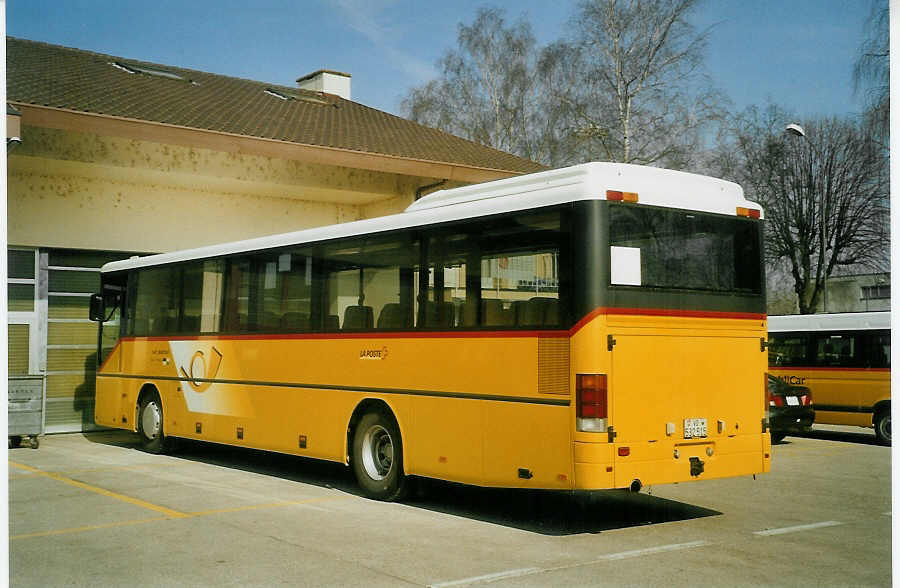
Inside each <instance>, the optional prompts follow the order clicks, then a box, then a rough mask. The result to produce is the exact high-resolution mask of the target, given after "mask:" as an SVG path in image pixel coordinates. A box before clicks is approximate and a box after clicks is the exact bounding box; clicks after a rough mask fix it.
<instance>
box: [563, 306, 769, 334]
mask: <svg viewBox="0 0 900 588" xmlns="http://www.w3.org/2000/svg"><path fill="white" fill-rule="evenodd" d="M610 314H612V315H618V316H621V315H637V316H664V317H677V318H713V319H743V320H757V321H763V320H766V315H764V314H759V313H753V312H726V311H717V310H671V309H665V308H613V307H600V308H595V309H594V310H592V311H591V312H590V313H588V314H587V315H586V316H585V317H584V318H582V319H581V320H579V321H578V322H577V323H575V326H574V327H572V328H571V329H570V331H569V334H570V335H574V334H575V333H577V332H578V331H580V330H581V329H582V328H583V327H584V326H585V325H586V324H588V323H589V322H591V321H592V320H594V319H595V318H597V317H598V316H600V315H610Z"/></svg>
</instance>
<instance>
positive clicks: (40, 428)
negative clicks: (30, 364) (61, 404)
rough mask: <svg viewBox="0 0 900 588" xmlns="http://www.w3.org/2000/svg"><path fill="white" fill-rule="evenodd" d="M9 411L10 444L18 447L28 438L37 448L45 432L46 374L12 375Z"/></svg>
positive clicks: (33, 446)
mask: <svg viewBox="0 0 900 588" xmlns="http://www.w3.org/2000/svg"><path fill="white" fill-rule="evenodd" d="M8 400H9V402H8V405H7V413H8V415H9V431H8V435H9V446H10V447H18V446H19V445H21V444H22V441H23V440H25V439H26V438H27V439H28V441H29V444H30V445H31V448H32V449H37V448H38V445H39V444H40V441H39V440H38V435H41V434H43V432H44V405H45V403H44V376H10V377H9V396H8Z"/></svg>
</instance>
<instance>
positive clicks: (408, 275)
mask: <svg viewBox="0 0 900 588" xmlns="http://www.w3.org/2000/svg"><path fill="white" fill-rule="evenodd" d="M418 252H419V247H418V242H417V241H416V238H415V235H414V233H412V232H411V231H405V232H400V233H394V234H391V235H389V236H372V237H368V238H361V239H354V240H351V241H338V242H335V243H333V244H329V245H327V246H325V247H323V249H322V253H321V263H322V268H323V269H322V273H323V276H324V279H323V280H322V281H321V285H320V287H319V290H318V292H317V293H316V294H315V296H317V300H321V301H322V303H321V305H322V307H323V309H322V311H321V312H322V314H323V315H324V321H325V324H324V327H325V330H329V331H330V330H335V329H336V328H337V325H335V324H334V323H335V319H338V321H339V328H340V330H347V331H367V330H372V329H402V328H408V327H409V326H411V325H412V312H413V311H412V309H413V302H412V299H413V291H414V287H413V282H414V280H415V276H416V265H417V264H418V262H419V253H418Z"/></svg>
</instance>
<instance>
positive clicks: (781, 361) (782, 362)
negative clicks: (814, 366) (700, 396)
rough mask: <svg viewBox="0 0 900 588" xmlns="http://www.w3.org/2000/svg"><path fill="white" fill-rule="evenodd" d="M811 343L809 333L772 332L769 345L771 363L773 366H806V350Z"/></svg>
mask: <svg viewBox="0 0 900 588" xmlns="http://www.w3.org/2000/svg"><path fill="white" fill-rule="evenodd" d="M808 345H809V337H808V336H807V335H794V334H774V333H773V334H772V337H771V344H770V346H769V365H771V366H788V367H791V366H804V365H807V364H808V363H809V362H808V361H807V359H806V350H807V347H808Z"/></svg>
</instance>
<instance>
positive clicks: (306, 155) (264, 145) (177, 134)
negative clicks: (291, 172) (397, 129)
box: [7, 102, 522, 183]
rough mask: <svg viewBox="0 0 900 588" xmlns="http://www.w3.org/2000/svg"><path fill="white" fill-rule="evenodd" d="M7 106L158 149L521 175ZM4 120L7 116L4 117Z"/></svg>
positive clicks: (430, 174)
mask: <svg viewBox="0 0 900 588" xmlns="http://www.w3.org/2000/svg"><path fill="white" fill-rule="evenodd" d="M11 104H13V105H14V106H15V107H16V108H17V109H18V110H19V111H21V113H22V116H21V118H22V124H23V125H26V126H27V125H30V126H36V127H44V128H51V129H58V130H65V131H73V132H88V133H96V134H99V135H108V136H115V137H123V138H127V139H136V140H143V141H153V142H156V143H162V144H172V145H181V146H184V147H199V148H206V149H212V150H218V151H224V152H228V153H244V154H249V155H261V156H265V157H273V158H281V159H290V160H296V161H301V162H303V163H313V164H321V165H334V166H341V167H349V168H355V169H365V170H370V171H377V172H384V173H393V174H400V175H407V176H414V177H423V178H438V179H446V180H450V181H458V182H466V183H479V182H485V181H490V180H497V179H502V178H508V177H513V176H518V175H522V174H521V173H520V172H513V171H509V170H498V169H489V168H481V167H473V166H465V165H459V164H453V163H446V162H437V161H427V160H421V159H413V158H405V157H398V156H394V155H384V154H379V153H366V152H362V151H351V150H348V149H337V148H334V147H322V146H318V145H304V144H300V143H291V142H289V141H278V140H275V139H265V138H260V137H250V136H246V135H237V134H232V133H224V132H221V131H210V130H205V129H195V128H190V127H184V126H179V125H171V124H165V123H157V122H151V121H144V120H138V119H131V118H123V117H116V116H110V115H103V114H93V113H85V112H78V111H74V110H67V109H62V108H52V107H47V106H37V105H34V104H25V103H19V102H11ZM8 119H9V115H7V120H8Z"/></svg>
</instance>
